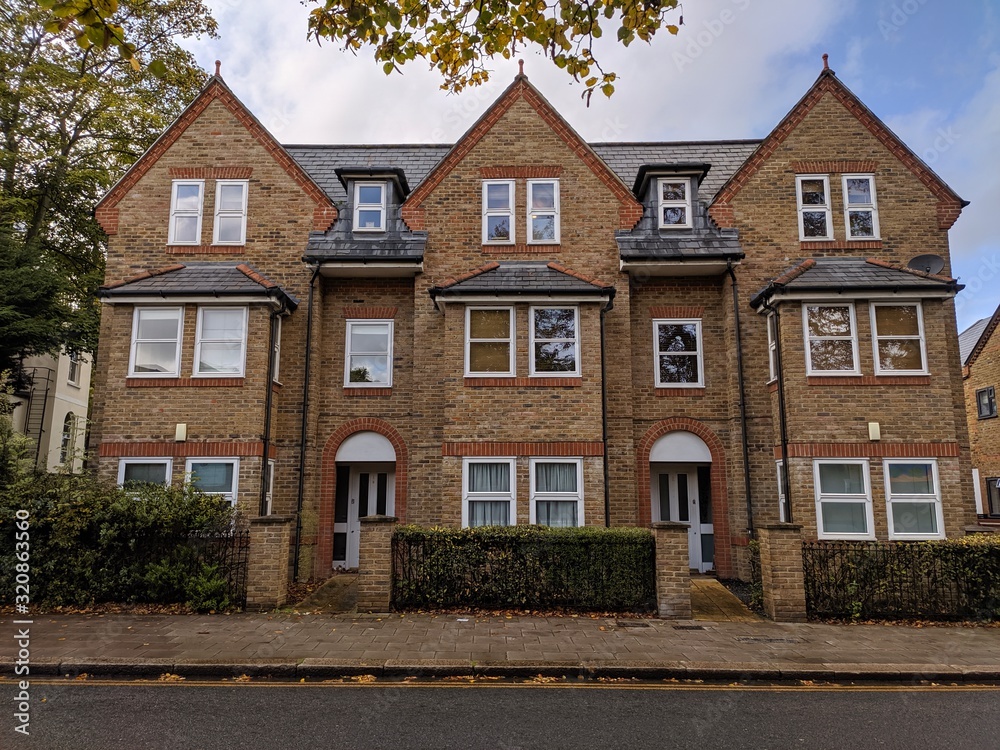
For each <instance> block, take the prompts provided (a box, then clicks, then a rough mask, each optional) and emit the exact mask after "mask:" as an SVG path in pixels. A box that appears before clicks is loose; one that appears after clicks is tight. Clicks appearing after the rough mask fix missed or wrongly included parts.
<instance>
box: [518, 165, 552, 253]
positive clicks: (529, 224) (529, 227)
mask: <svg viewBox="0 0 1000 750" xmlns="http://www.w3.org/2000/svg"><path fill="white" fill-rule="evenodd" d="M535 185H552V186H553V187H552V194H553V204H554V205H553V208H552V209H551V210H546V211H544V214H543V212H542V211H541V210H539V211H537V212H536V211H532V209H531V203H532V192H533V190H534V187H535ZM527 209H528V211H527V216H526V219H525V225H524V226H525V232H526V234H527V243H528V244H529V245H558V244H559V225H560V223H561V222H560V221H559V180H558V179H547V180H528V200H527ZM535 213H539V214H543V215H546V216H548V215H549V214H550V213H551V214H554V216H553V223H554V224H555V237H553V238H552V239H551V240H536V239H534V238H533V237H532V233H533V231H534V230H533V224H532V221H531V220H532V218H533V214H535ZM513 234H514V232H513V228H512V229H511V235H513Z"/></svg>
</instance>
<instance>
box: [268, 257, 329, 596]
mask: <svg viewBox="0 0 1000 750" xmlns="http://www.w3.org/2000/svg"><path fill="white" fill-rule="evenodd" d="M312 269H313V272H312V277H310V279H309V301H308V302H307V309H306V358H305V375H304V377H303V378H302V425H301V429H300V431H299V490H298V498H297V500H296V504H295V561H294V563H293V565H292V580H293V581H297V580H298V578H299V557H300V555H301V552H302V501H303V498H304V497H305V488H306V435H307V432H308V422H307V420H308V418H309V384H310V380H311V378H310V374H311V372H310V364H311V361H312V327H313V296H314V294H313V293H314V291H315V288H316V277H317V276H319V264H318V263H317V264H316V265H314V266H313V267H312ZM268 385H270V384H268Z"/></svg>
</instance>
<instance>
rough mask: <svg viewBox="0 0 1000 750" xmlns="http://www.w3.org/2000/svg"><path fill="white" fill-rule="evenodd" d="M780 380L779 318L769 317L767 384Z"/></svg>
mask: <svg viewBox="0 0 1000 750" xmlns="http://www.w3.org/2000/svg"><path fill="white" fill-rule="evenodd" d="M777 379H778V318H777V316H776V315H775V314H774V313H768V315H767V382H768V383H770V382H771V381H772V380H777Z"/></svg>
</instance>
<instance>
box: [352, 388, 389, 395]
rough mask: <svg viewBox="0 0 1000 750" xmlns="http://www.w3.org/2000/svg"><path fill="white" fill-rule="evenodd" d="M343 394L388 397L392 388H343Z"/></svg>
mask: <svg viewBox="0 0 1000 750" xmlns="http://www.w3.org/2000/svg"><path fill="white" fill-rule="evenodd" d="M344 395H345V396H352V397H370V396H375V397H378V396H383V397H388V396H391V395H392V388H346V387H345V388H344Z"/></svg>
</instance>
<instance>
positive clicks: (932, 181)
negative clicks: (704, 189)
mask: <svg viewBox="0 0 1000 750" xmlns="http://www.w3.org/2000/svg"><path fill="white" fill-rule="evenodd" d="M828 98H829V99H832V100H835V101H836V102H837V103H839V105H840V106H841V107H843V108H844V109H846V110H847V112H848V113H849V114H850V116H852V117H853V118H855V120H856V121H857V122H858V124H859V127H860V128H862V129H864V130H865V131H866V132H868V133H870V134H871V135H872V136H874V138H875V139H877V141H878V142H879V143H880V144H881V145H882V146H883V147H884V148H885V149H886V150H888V151H889V152H890V153H891V154H892V156H894V157H895V158H896V159H898V160H899V161H900V162H902V164H903V165H904V166H905V167H906V169H907V170H909V172H910V173H912V174H913V175H914V176H915V177H916V178H917V179H918V180H919V181H920V182H921V183H922V184H923V185H924V186H925V187H926V188H927V189H928V190H929V191H930V192H931V193H932V194H933V196H934V197H935V198H936V199H937V206H936V210H937V224H938V228H939V229H941V230H947V229H949V228H951V226H952V225H953V224H954V223H955V221H956V220H957V219H958V216H959V214H960V213H961V212H962V208H963V207H965V206H966V205H968V202H967V201H963V200H962V199H961V198H960V197H959V196H958V194H957V193H955V191H954V190H952V189H951V188H950V187H949V186H948V185H947V184H946V183H945V182H944V180H942V179H941V178H940V177H939V176H938V175H937V174H935V173H934V172H933V171H932V170H931V169H930V167H928V166H927V165H926V164H925V163H924V162H923V161H922V160H921V159H920V158H919V157H918V156H917V155H916V154H914V153H913V151H911V150H910V149H909V147H907V146H906V144H905V143H903V142H902V141H901V140H900V139H899V138H898V137H897V136H896V134H895V133H893V132H892V131H891V130H890V129H889V128H888V127H887V126H886V125H885V123H883V122H882V121H881V120H879V119H878V117H876V116H875V114H874V113H872V111H871V110H870V109H868V107H866V106H865V105H864V104H863V103H862V102H861V100H860V99H858V98H857V97H856V96H855V95H854V94H853V93H852V92H851V91H850V89H848V88H847V87H846V86H845V85H844V84H843V83H841V81H840V80H839V79H838V78H837V77H836V75H834V73H833V71H832V70H830V69H829V68H824V70H823V72H822V73H821V74H820V76H819V78H818V79H817V81H816V83H815V84H813V86H812V88H811V89H809V91H808V92H806V95H805V96H803V97H802V99H801V100H799V102H798V103H797V104H796V105H795V107H793V108H792V110H791V111H790V112H789V113H788V114H787V115H785V117H784V118H783V119H782V120H781V122H779V123H778V125H777V126H776V127H775V128H774V130H772V131H771V133H770V134H769V135H768V136H767V138H765V139H764V141H763V142H762V143H761V144H760V146H759V147H758V148H757V150H756V151H755V152H754V153H753V155H752V156H751V157H750V158H749V159H747V161H746V162H745V163H744V164H743V166H742V167H740V169H739V170H737V172H736V173H735V174H734V175H733V176H732V177H731V178H730V179H729V180H728V182H726V184H725V185H724V186H723V187H722V189H721V190H720V191H719V193H718V194H717V195H716V197H715V201H714V202H713V203H712V205H711V206H710V207H709V214H710V215H711V217H712V219H713V220H714V221H715V222H716V223H717V224H718V225H719V226H720V227H728V228H731V227H734V226H735V211H734V208H733V205H732V202H733V199H734V198H735V197H736V196H737V195H738V194H739V192H740V191H741V190H742V189H743V187H744V186H745V185H746V184H747V183H748V182H749V181H750V180H751V178H752V177H753V176H754V175H755V174H756V173H757V172H758V171H759V170H760V169H761V167H762V166H763V165H764V164H765V163H766V162H767V161H768V160H769V159H771V157H772V156H774V155H775V153H776V152H777V151H778V150H779V148H780V147H781V146H782V144H784V143H785V142H786V141H787V140H788V138H789V137H790V136H791V135H792V133H794V132H795V130H796V129H797V128H798V127H799V126H800V125H802V123H803V122H804V121H805V120H806V119H807V117H809V115H810V114H812V113H813V111H814V110H815V109H816V108H817V105H819V104H820V103H821V102H825V100H827V99H828ZM801 166H802V168H803V170H804V171H817V172H823V171H865V170H864V167H865V165H864V164H862V163H856V162H854V161H853V160H851V159H847V158H845V159H844V160H843V164H839V165H838V164H829V163H820V162H815V163H813V164H807V163H803V164H802V165H801ZM831 166H832V167H838V166H839V167H846V169H836V168H835V169H830V168H828V167H831Z"/></svg>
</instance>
